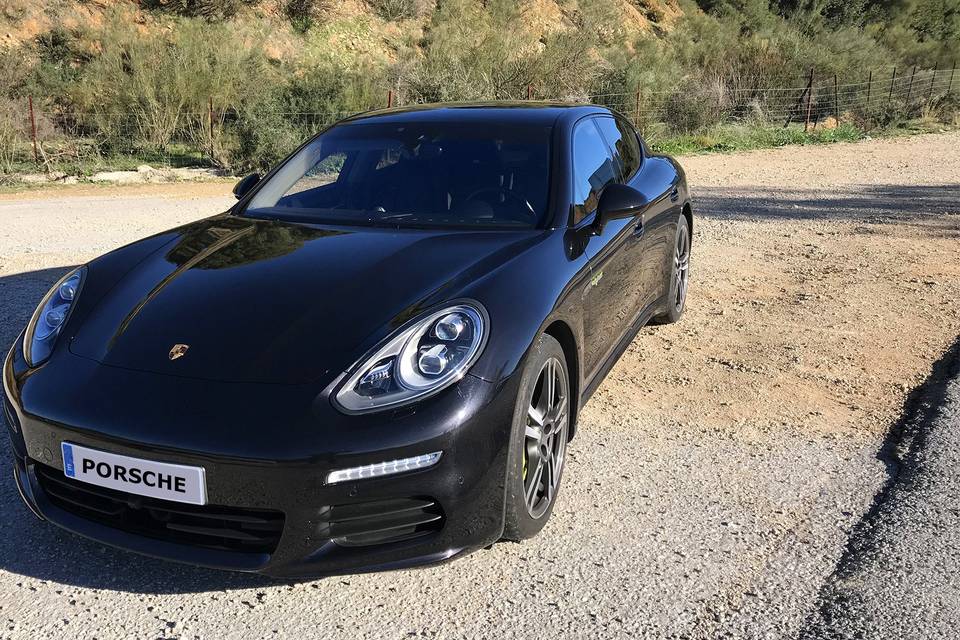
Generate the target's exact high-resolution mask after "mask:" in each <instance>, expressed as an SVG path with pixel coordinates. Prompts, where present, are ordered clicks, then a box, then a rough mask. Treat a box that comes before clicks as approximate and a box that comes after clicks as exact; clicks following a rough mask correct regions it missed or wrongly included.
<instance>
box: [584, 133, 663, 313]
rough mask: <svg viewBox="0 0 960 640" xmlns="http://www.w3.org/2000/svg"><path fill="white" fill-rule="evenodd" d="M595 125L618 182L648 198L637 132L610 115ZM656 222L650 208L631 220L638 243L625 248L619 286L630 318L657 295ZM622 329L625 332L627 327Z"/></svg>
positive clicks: (652, 210) (654, 214) (658, 270)
mask: <svg viewBox="0 0 960 640" xmlns="http://www.w3.org/2000/svg"><path fill="white" fill-rule="evenodd" d="M597 126H598V127H599V128H600V133H601V134H602V135H603V137H604V139H605V140H606V142H607V145H608V146H609V147H610V149H611V150H612V151H613V156H614V160H615V162H616V164H617V169H618V170H619V173H620V176H621V179H620V182H622V183H623V184H626V185H629V186H631V187H633V188H635V189H636V190H637V191H639V192H641V193H643V194H644V195H646V196H648V197H649V194H648V193H646V191H645V190H644V185H643V177H642V176H641V173H640V169H641V160H642V152H641V147H640V138H639V136H638V135H637V132H636V130H635V129H634V128H633V126H632V125H631V124H630V123H628V122H627V121H626V120H623V119H622V118H620V117H611V116H601V117H599V118H597ZM658 221H659V219H658V217H657V213H656V211H655V210H654V209H653V208H650V209H647V210H645V211H642V212H640V213H639V214H637V215H636V216H635V217H634V218H632V223H633V235H634V238H635V239H636V240H637V241H634V242H632V243H630V244H629V245H628V246H627V247H626V253H627V259H628V261H629V263H630V270H629V272H628V273H626V274H625V279H624V282H623V283H622V286H623V287H624V289H629V291H630V298H631V300H632V301H633V303H634V306H633V313H632V315H631V319H635V318H636V317H637V316H638V315H640V314H641V313H642V312H643V310H644V308H645V307H647V306H648V305H650V304H651V303H653V302H654V301H655V300H656V296H657V295H658V294H657V288H658V286H659V285H658V282H657V277H658V276H657V274H658V273H659V272H660V269H659V263H658V260H659V258H657V256H655V255H654V252H652V251H651V250H650V247H651V244H652V243H653V242H655V241H656V238H657V233H656V232H654V233H651V230H652V229H654V230H655V229H656V227H657V224H658ZM623 329H624V330H626V329H627V327H623Z"/></svg>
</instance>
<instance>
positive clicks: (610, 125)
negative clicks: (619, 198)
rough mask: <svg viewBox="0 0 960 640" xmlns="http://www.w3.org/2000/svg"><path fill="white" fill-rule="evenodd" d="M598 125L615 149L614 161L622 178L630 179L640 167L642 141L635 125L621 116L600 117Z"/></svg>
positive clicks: (608, 142) (611, 146)
mask: <svg viewBox="0 0 960 640" xmlns="http://www.w3.org/2000/svg"><path fill="white" fill-rule="evenodd" d="M597 125H598V126H599V127H600V131H602V132H603V137H604V138H605V139H606V141H607V144H609V145H610V148H611V149H613V150H614V162H615V163H616V165H617V169H618V170H619V171H620V175H621V177H622V179H623V180H628V179H630V177H631V176H633V173H634V172H635V171H636V170H637V169H638V168H639V167H640V143H639V142H638V141H637V134H636V132H635V131H634V130H633V127H631V126H630V125H629V124H627V123H626V122H623V121H622V120H620V119H619V118H618V119H616V120H614V119H613V118H598V119H597Z"/></svg>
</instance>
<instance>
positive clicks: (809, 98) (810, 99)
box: [803, 67, 813, 133]
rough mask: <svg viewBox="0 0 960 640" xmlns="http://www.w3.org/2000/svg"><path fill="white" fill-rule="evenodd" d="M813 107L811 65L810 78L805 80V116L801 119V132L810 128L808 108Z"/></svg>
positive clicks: (811, 68)
mask: <svg viewBox="0 0 960 640" xmlns="http://www.w3.org/2000/svg"><path fill="white" fill-rule="evenodd" d="M812 107H813V67H810V80H808V81H807V116H806V118H805V119H804V121H803V132H804V133H806V132H807V131H808V130H809V129H810V109H811V108H812Z"/></svg>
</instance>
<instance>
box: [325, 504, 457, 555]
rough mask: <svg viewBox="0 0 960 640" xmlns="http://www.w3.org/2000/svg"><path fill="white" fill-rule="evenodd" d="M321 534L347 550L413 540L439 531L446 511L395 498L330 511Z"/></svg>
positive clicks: (339, 507)
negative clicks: (347, 548) (348, 548)
mask: <svg viewBox="0 0 960 640" xmlns="http://www.w3.org/2000/svg"><path fill="white" fill-rule="evenodd" d="M325 516H326V518H325V520H324V522H322V523H321V525H320V530H321V531H320V532H321V534H322V535H323V536H324V537H326V538H329V539H331V540H333V541H334V542H335V543H337V544H338V545H340V546H344V547H363V546H369V545H375V544H386V543H388V542H399V541H401V540H411V539H413V538H418V537H420V536H425V535H428V534H430V533H434V532H436V531H439V530H440V529H441V527H442V526H443V510H442V509H441V508H440V505H439V504H437V502H436V501H435V500H432V499H430V498H395V499H392V500H378V501H376V502H359V503H356V504H346V505H336V506H333V507H328V508H327V510H326V513H325Z"/></svg>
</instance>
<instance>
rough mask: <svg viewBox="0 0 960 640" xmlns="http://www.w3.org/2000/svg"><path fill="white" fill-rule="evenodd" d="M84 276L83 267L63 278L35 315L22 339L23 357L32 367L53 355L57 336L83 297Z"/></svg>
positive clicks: (45, 297) (49, 293) (44, 299)
mask: <svg viewBox="0 0 960 640" xmlns="http://www.w3.org/2000/svg"><path fill="white" fill-rule="evenodd" d="M85 273H86V269H85V268H84V267H80V268H78V269H75V270H73V271H71V272H70V273H68V274H67V275H65V276H64V277H63V278H61V280H60V282H58V283H57V284H55V285H53V288H52V289H50V291H49V292H47V295H45V296H44V297H43V300H41V301H40V305H39V306H38V307H37V310H36V311H34V312H33V317H31V318H30V323H29V324H28V325H27V331H26V333H24V336H23V357H24V358H26V360H27V364H28V365H30V366H31V367H36V366H38V365H40V364H43V363H44V362H45V361H46V360H47V358H49V357H50V354H51V353H53V345H54V344H55V343H56V341H57V336H59V335H60V330H61V329H62V328H63V325H65V324H66V323H67V319H68V318H69V317H70V311H71V310H72V309H73V303H74V302H76V300H77V296H78V295H79V294H80V286H81V285H82V284H83V276H84V274H85Z"/></svg>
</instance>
